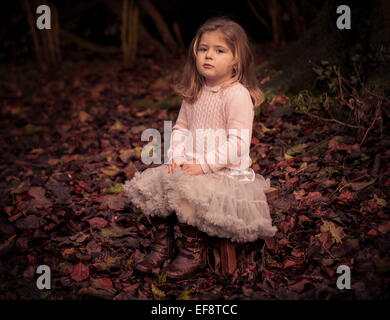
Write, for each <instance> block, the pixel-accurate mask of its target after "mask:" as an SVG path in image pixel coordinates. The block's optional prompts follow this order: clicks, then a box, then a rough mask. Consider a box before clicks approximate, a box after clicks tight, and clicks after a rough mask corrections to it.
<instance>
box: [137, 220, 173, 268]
mask: <svg viewBox="0 0 390 320" xmlns="http://www.w3.org/2000/svg"><path fill="white" fill-rule="evenodd" d="M150 220H151V222H152V224H153V227H154V228H155V230H154V231H153V235H154V243H153V245H152V249H151V251H150V253H148V254H147V255H146V256H145V257H144V259H143V260H142V261H140V262H138V263H137V264H136V265H135V266H134V269H135V270H136V271H138V272H141V273H152V270H153V269H154V268H157V267H161V266H162V264H163V263H164V261H165V260H168V259H170V258H173V256H174V254H175V240H174V238H173V223H172V220H171V219H169V218H167V219H163V218H160V217H151V219H150Z"/></svg>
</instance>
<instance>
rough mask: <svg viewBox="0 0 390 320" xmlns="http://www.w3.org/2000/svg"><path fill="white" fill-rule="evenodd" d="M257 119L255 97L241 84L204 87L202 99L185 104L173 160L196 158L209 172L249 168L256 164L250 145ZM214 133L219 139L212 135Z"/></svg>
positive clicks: (173, 140) (172, 142)
mask: <svg viewBox="0 0 390 320" xmlns="http://www.w3.org/2000/svg"><path fill="white" fill-rule="evenodd" d="M253 119H254V110H253V104H252V100H251V97H250V94H249V91H248V90H247V89H246V88H245V87H244V86H243V85H242V84H241V83H239V82H236V83H234V84H231V85H229V86H227V87H223V86H216V87H207V86H204V87H203V88H202V92H201V94H200V97H199V99H198V101H196V102H195V103H194V104H190V103H187V102H185V101H183V103H182V106H181V108H180V112H179V116H178V118H177V121H176V124H175V126H174V127H173V132H172V136H171V140H170V148H169V150H168V158H169V161H171V159H175V160H176V159H178V161H177V162H179V163H183V162H185V161H192V160H196V162H197V163H200V164H201V166H202V169H203V171H204V172H205V173H207V172H209V171H211V172H216V171H218V170H220V169H222V168H231V169H235V170H241V171H244V170H248V168H249V167H250V166H251V164H252V161H251V159H250V156H249V148H250V141H251V137H252V125H253ZM199 129H209V132H207V131H203V133H204V136H203V137H202V136H201V135H199ZM197 130H198V131H197ZM217 130H219V131H217ZM213 133H214V134H215V137H216V136H218V137H219V138H218V139H217V138H210V137H211V136H212V134H213ZM218 133H220V134H219V135H218ZM207 138H209V139H210V140H209V141H211V143H210V142H209V143H207ZM208 147H211V149H210V150H207V148H208ZM231 155H233V157H230V156H231Z"/></svg>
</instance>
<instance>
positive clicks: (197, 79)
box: [174, 17, 264, 108]
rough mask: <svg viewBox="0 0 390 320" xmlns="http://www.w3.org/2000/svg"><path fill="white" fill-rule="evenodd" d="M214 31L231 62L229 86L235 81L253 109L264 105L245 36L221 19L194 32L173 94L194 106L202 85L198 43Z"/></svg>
mask: <svg viewBox="0 0 390 320" xmlns="http://www.w3.org/2000/svg"><path fill="white" fill-rule="evenodd" d="M217 30H218V31H220V32H221V34H222V35H223V38H224V40H225V41H226V43H227V44H228V46H229V48H230V50H231V51H232V53H233V56H234V59H235V64H234V67H233V74H232V82H235V81H239V82H240V83H241V84H242V85H244V86H245V87H246V88H247V89H248V91H249V93H250V95H251V98H252V102H253V105H254V107H255V108H257V107H258V106H259V105H260V104H261V103H262V102H263V101H264V95H263V92H262V91H261V90H260V88H259V87H258V85H257V79H256V73H255V65H254V59H253V54H252V50H251V48H250V44H249V40H248V36H247V34H246V32H245V31H244V29H243V28H242V27H241V26H240V25H239V24H238V23H236V22H234V21H232V20H230V19H228V18H224V17H217V18H211V19H209V20H207V21H206V22H205V23H204V24H203V25H202V26H201V27H200V28H199V29H198V31H197V32H196V35H195V37H194V39H192V41H191V44H190V46H189V49H188V53H187V58H186V61H185V65H184V70H183V73H182V75H181V77H180V80H179V82H178V83H177V84H176V85H175V86H174V89H175V91H176V93H177V94H179V95H181V96H182V97H183V99H185V100H186V101H188V102H190V103H194V102H195V101H196V100H197V99H198V97H199V93H200V90H201V88H202V86H203V84H204V83H205V79H204V77H203V76H202V75H201V74H199V72H198V70H197V68H196V54H197V52H198V47H199V41H200V39H201V37H202V35H203V34H204V33H205V32H209V31H217Z"/></svg>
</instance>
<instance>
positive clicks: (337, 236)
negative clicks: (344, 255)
mask: <svg viewBox="0 0 390 320" xmlns="http://www.w3.org/2000/svg"><path fill="white" fill-rule="evenodd" d="M320 230H321V232H322V233H326V232H329V233H330V234H331V236H332V242H333V243H335V242H336V243H341V239H342V238H343V237H344V236H345V234H344V232H343V228H341V227H338V226H336V225H335V224H334V223H333V222H331V221H327V220H323V221H322V226H321V227H320Z"/></svg>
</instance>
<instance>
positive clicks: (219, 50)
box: [217, 49, 225, 53]
mask: <svg viewBox="0 0 390 320" xmlns="http://www.w3.org/2000/svg"><path fill="white" fill-rule="evenodd" d="M217 52H218V53H223V52H225V51H223V50H221V49H218V50H217Z"/></svg>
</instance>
